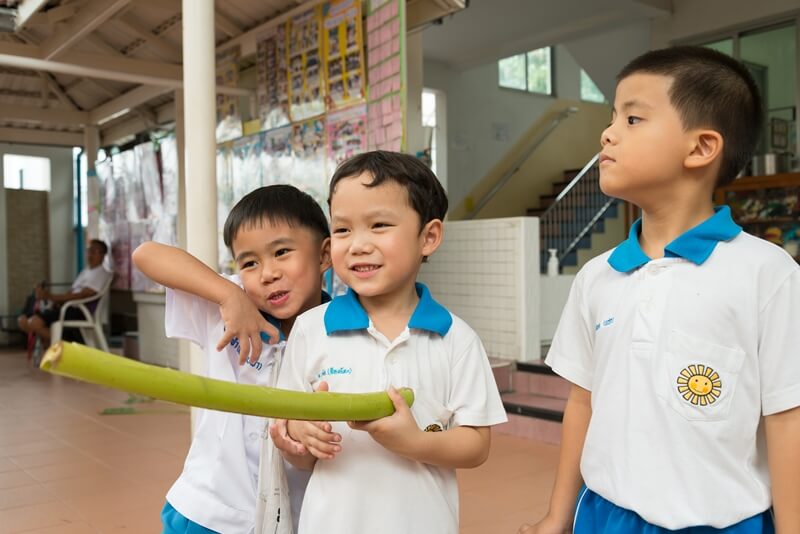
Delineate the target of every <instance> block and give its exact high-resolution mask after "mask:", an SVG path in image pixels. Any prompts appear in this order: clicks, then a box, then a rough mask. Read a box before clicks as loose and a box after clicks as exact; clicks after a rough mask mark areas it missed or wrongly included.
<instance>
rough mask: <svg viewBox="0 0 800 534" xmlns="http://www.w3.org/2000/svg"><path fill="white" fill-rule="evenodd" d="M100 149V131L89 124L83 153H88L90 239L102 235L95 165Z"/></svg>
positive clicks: (98, 186)
mask: <svg viewBox="0 0 800 534" xmlns="http://www.w3.org/2000/svg"><path fill="white" fill-rule="evenodd" d="M98 150H100V131H99V130H98V129H97V126H90V125H87V126H85V127H84V129H83V153H84V154H86V206H87V207H88V212H89V215H88V217H89V220H88V221H86V234H87V237H88V238H89V239H97V238H98V237H100V221H99V219H100V212H99V208H100V183H99V181H98V179H97V168H96V167H95V161H96V160H97V151H98ZM108 245H109V246H110V245H111V243H108Z"/></svg>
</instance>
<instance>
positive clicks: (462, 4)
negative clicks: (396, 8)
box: [406, 0, 469, 33]
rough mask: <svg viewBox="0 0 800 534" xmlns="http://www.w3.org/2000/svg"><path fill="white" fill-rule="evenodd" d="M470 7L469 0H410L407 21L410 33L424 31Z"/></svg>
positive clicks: (407, 5)
mask: <svg viewBox="0 0 800 534" xmlns="http://www.w3.org/2000/svg"><path fill="white" fill-rule="evenodd" d="M468 6H469V0H408V1H407V2H406V21H407V23H406V24H407V31H408V32H409V33H411V32H414V31H419V30H422V29H424V28H425V27H426V26H427V25H429V24H433V23H435V22H437V21H439V20H441V19H442V18H443V17H446V16H447V15H452V14H453V13H456V12H458V11H461V10H462V9H466V8H467V7H468Z"/></svg>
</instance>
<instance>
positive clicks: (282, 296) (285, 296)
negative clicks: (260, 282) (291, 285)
mask: <svg viewBox="0 0 800 534" xmlns="http://www.w3.org/2000/svg"><path fill="white" fill-rule="evenodd" d="M267 300H268V301H269V303H270V304H272V305H278V304H283V303H284V302H286V301H287V300H289V292H288V291H273V292H272V293H270V294H269V296H268V297H267Z"/></svg>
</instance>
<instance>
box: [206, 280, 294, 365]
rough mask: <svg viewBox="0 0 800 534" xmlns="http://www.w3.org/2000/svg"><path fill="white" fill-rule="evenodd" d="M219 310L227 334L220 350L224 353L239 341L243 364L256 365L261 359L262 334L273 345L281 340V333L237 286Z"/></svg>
mask: <svg viewBox="0 0 800 534" xmlns="http://www.w3.org/2000/svg"><path fill="white" fill-rule="evenodd" d="M219 311H220V315H222V320H223V322H224V324H225V332H224V334H223V336H222V339H220V340H219V343H217V351H222V350H223V349H224V348H225V347H226V346H227V345H228V343H230V342H231V340H232V339H233V338H237V339H238V340H239V365H242V364H244V362H245V361H251V362H253V363H255V362H257V361H258V358H259V357H261V348H262V341H261V332H265V333H266V334H267V335H268V336H269V341H270V343H276V342H277V341H278V340H279V339H280V334H279V333H278V330H277V329H276V328H275V327H274V326H272V325H271V324H269V323H268V322H267V320H266V319H264V317H263V316H262V315H261V312H260V311H259V310H258V308H256V306H255V304H253V301H251V300H250V298H249V297H248V296H247V294H246V293H245V292H244V290H242V289H241V288H239V287H237V286H235V285H233V284H232V288H231V291H229V292H228V296H227V297H226V298H225V299H224V300H223V301H222V302H221V303H220V305H219Z"/></svg>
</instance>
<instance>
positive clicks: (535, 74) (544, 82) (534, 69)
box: [497, 46, 553, 95]
mask: <svg viewBox="0 0 800 534" xmlns="http://www.w3.org/2000/svg"><path fill="white" fill-rule="evenodd" d="M552 63H553V50H552V48H551V47H549V46H546V47H544V48H539V49H537V50H532V51H531V52H527V53H525V54H517V55H516V56H511V57H507V58H504V59H501V60H500V61H498V62H497V66H498V75H499V76H498V83H499V85H500V87H505V88H507V89H519V90H520V91H528V92H530V93H540V94H544V95H551V94H553V65H552Z"/></svg>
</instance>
